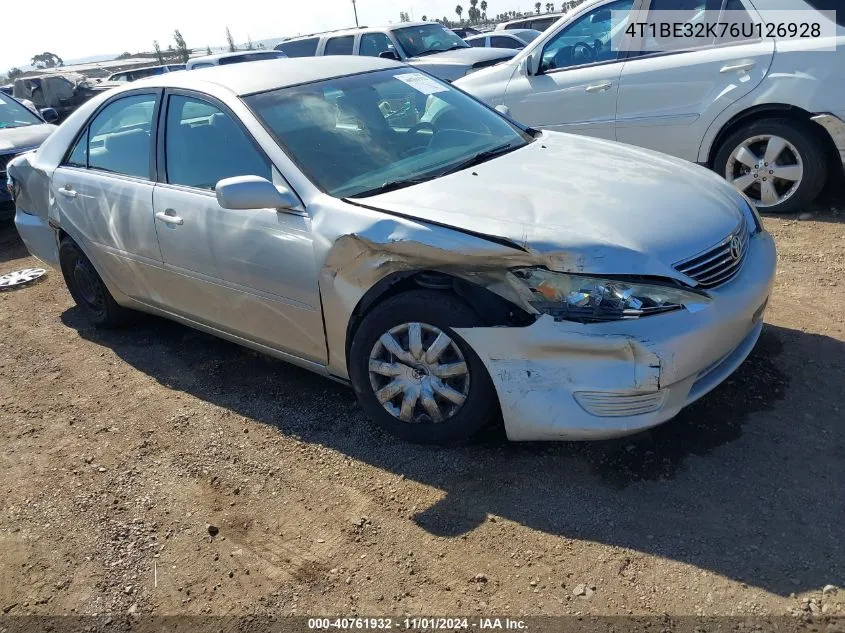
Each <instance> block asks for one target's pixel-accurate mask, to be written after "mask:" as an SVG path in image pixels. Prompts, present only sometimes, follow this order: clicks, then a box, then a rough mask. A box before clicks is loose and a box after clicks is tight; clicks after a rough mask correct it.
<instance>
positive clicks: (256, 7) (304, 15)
mask: <svg viewBox="0 0 845 633" xmlns="http://www.w3.org/2000/svg"><path fill="white" fill-rule="evenodd" d="M544 3H545V1H544ZM457 4H461V5H462V6H463V7H464V17H466V9H468V8H469V6H470V5H469V0H463V1H462V0H357V2H356V6H357V8H358V20H359V22H360V24H362V25H363V24H366V25H369V26H378V25H380V24H386V23H387V22H389V21H392V22H397V21H398V20H399V12H400V11H406V12H408V13H411V14H412V15H413V18H414V19H416V20H419V19H420V18H421V17H422V16H423V15H427V16H428V17H429V18H433V17H435V16H436V17H441V18H442V17H443V16H448V17H449V18H450V19H454V18H457V15H456V14H455V6H456V5H457ZM487 4H488V9H487V12H488V13H490V14H496V13H499V12H500V11H506V10H520V9H521V10H523V11H528V10H529V5H531V7H533V4H534V3H533V2H530V1H529V0H487ZM500 5H501V6H500ZM71 12H73V14H74V16H75V17H70V13H71ZM38 13H39V14H40V15H42V16H45V17H44V19H42V20H41V21H40V22H35V21H32V22H30V23H28V24H29V25H28V26H27V27H25V28H24V27H21V26H19V25H16V24H15V22H14V21H12V22H9V23H7V24H6V25H5V28H4V29H3V37H2V39H0V73H5V71H6V70H8V69H9V68H11V67H15V66H23V65H26V64H28V63H29V60H30V59H31V58H32V56H33V55H36V54H38V53H43V52H45V51H49V52H51V53H55V54H57V55H58V56H59V57H61V58H62V59H64V60H66V61H67V60H74V59H80V58H85V57H90V56H94V55H107V54H114V55H119V54H120V53H122V52H124V51H128V52H130V53H136V52H138V51H142V50H144V51H149V50H151V49H152V43H153V40H158V41H159V43H160V44H161V47H162V48H167V46H168V45H169V44H171V43H173V31H174V29H179V30H180V31H181V33H182V35H183V37H184V38H185V41H186V42H187V44H188V46H189V47H191V48H200V47H202V48H205V47H206V46H212V47H213V46H223V45H224V44H225V43H226V27H227V26H228V27H229V29H230V30H231V31H232V35H233V37H234V39H235V41H236V42H245V41H246V40H247V37H250V38H251V39H252V40H261V39H269V38H274V37H283V36H290V35H298V34H301V33H313V32H315V31H325V30H328V29H335V28H347V27H350V26H355V19H354V16H353V13H352V2H351V0H320V1H319V2H308V1H307V0H299V1H296V0H276V1H275V2H268V1H266V0H190V1H186V0H143V1H142V2H140V3H134V2H133V3H129V2H126V1H125V0H117V1H115V0H39V2H38Z"/></svg>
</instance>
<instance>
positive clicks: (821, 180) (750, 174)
mask: <svg viewBox="0 0 845 633" xmlns="http://www.w3.org/2000/svg"><path fill="white" fill-rule="evenodd" d="M813 125H814V124H812V123H810V122H805V121H798V120H794V119H763V120H760V121H756V122H754V123H751V124H748V125H745V126H743V127H741V128H740V129H738V130H737V131H736V132H734V133H733V134H731V135H730V136H729V137H728V138H727V139H725V141H724V142H723V143H722V145H721V146H720V147H719V150H718V152H717V153H716V159H715V161H714V163H713V168H714V170H715V171H716V172H717V173H719V174H721V175H722V176H724V177H725V178H726V179H727V181H728V182H730V183H731V184H732V185H733V186H734V187H736V188H737V189H738V190H739V191H742V192H743V193H744V194H745V195H747V196H748V197H749V198H751V200H752V201H754V203H755V204H756V205H757V207H758V208H759V209H760V210H761V211H765V212H770V213H789V212H793V211H799V210H801V209H802V208H804V207H805V206H806V205H807V204H809V203H810V202H812V201H813V200H814V199H815V198H816V197H817V196H818V195H819V193H821V190H822V188H823V187H824V184H825V180H826V178H827V162H826V160H825V151H824V148H823V146H822V141H821V137H820V134H819V133H818V131H817V130H815V129H813V127H812V126H813Z"/></svg>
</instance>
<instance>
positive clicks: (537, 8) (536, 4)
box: [534, 2, 540, 15]
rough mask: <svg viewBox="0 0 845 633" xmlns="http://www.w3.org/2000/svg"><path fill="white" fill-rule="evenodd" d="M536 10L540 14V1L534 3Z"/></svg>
mask: <svg viewBox="0 0 845 633" xmlns="http://www.w3.org/2000/svg"><path fill="white" fill-rule="evenodd" d="M534 10H535V11H536V12H537V15H540V3H539V2H535V3H534Z"/></svg>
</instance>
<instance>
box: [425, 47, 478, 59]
mask: <svg viewBox="0 0 845 633" xmlns="http://www.w3.org/2000/svg"><path fill="white" fill-rule="evenodd" d="M463 48H472V47H471V46H461V45H460V44H452V46H450V47H449V48H430V49H428V50H427V51H422V52H421V53H417V54H416V55H415V57H423V56H425V55H434V53H445V52H447V51H456V50H459V49H463Z"/></svg>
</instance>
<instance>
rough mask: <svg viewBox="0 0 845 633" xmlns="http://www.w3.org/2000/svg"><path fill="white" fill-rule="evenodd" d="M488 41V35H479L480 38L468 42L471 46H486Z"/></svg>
mask: <svg viewBox="0 0 845 633" xmlns="http://www.w3.org/2000/svg"><path fill="white" fill-rule="evenodd" d="M486 42H487V38H486V37H479V38H478V39H474V40H469V42H467V43H468V44H469V45H470V46H472V47H473V48H484V46H485V45H486Z"/></svg>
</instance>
